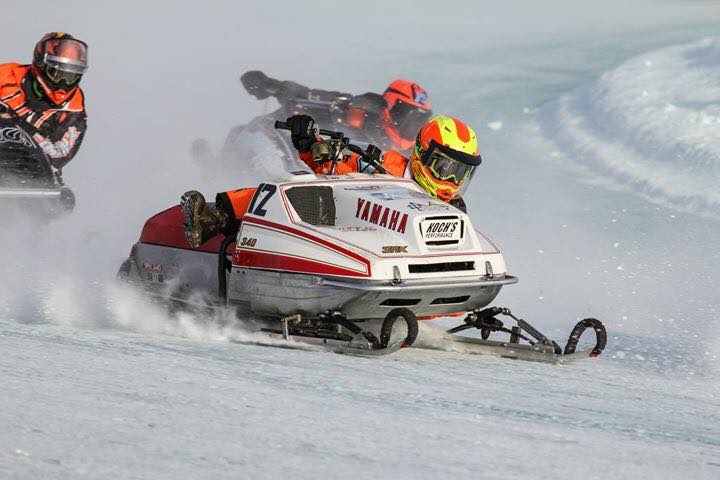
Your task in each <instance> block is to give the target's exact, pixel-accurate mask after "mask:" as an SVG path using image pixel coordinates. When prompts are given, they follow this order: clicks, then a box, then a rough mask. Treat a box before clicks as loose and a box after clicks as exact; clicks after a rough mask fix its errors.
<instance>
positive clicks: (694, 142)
mask: <svg viewBox="0 0 720 480" xmlns="http://www.w3.org/2000/svg"><path fill="white" fill-rule="evenodd" d="M539 117H540V123H541V125H542V127H543V133H544V134H545V135H547V136H548V137H550V138H551V139H552V140H553V141H554V142H555V143H556V144H557V145H558V146H559V147H560V148H561V149H562V150H563V151H565V152H567V153H568V154H570V155H571V156H572V157H573V159H574V160H576V161H578V162H581V163H582V164H584V165H586V166H588V167H589V168H591V169H593V170H595V171H599V172H601V173H606V174H608V175H609V176H611V177H612V178H613V180H614V181H615V182H617V183H619V184H621V185H626V186H628V187H630V188H631V189H633V190H635V191H638V192H640V193H642V194H644V195H646V196H647V197H649V198H651V199H654V200H658V201H663V202H664V203H666V204H670V205H672V206H676V207H680V208H686V209H689V210H691V211H695V212H701V213H708V214H713V215H714V216H716V217H717V216H718V215H720V188H718V178H720V39H719V38H717V37H713V38H706V39H703V40H701V41H698V42H693V43H690V44H685V45H679V46H673V47H669V48H665V49H661V50H657V51H653V52H649V53H645V54H642V55H640V56H638V57H635V58H633V59H631V60H629V61H627V62H626V63H624V64H622V65H621V66H619V67H618V68H615V69H613V70H611V71H609V72H607V73H605V74H603V75H602V76H601V77H600V79H599V80H598V81H597V82H595V83H594V84H593V85H591V86H587V87H583V88H579V89H577V90H576V91H574V92H572V93H570V94H568V95H565V96H563V97H561V98H560V99H558V100H557V101H554V102H551V103H550V104H549V105H547V106H546V107H544V108H543V110H542V112H541V113H540V116H539Z"/></svg>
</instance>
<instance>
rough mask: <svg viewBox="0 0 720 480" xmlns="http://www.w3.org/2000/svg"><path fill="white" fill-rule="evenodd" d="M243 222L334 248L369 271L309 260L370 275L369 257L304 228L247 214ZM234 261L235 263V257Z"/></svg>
mask: <svg viewBox="0 0 720 480" xmlns="http://www.w3.org/2000/svg"><path fill="white" fill-rule="evenodd" d="M243 223H246V224H251V225H258V226H261V227H266V228H271V229H274V230H278V231H281V232H283V233H286V234H289V235H293V236H296V237H300V238H302V239H303V240H307V241H310V242H313V243H316V244H318V245H321V246H323V247H325V248H327V249H329V250H333V251H335V252H337V253H340V254H342V255H344V256H346V257H349V258H352V259H353V260H356V261H358V262H360V263H362V264H363V265H365V266H366V268H367V273H358V272H357V271H353V270H349V269H344V268H339V267H334V266H332V265H330V264H323V263H322V262H317V261H314V260H313V261H310V260H308V261H309V262H311V263H313V264H317V265H324V266H326V267H327V266H328V265H329V266H330V267H332V268H336V269H337V268H339V269H340V270H347V271H348V272H351V273H347V274H340V275H352V276H363V277H365V276H367V277H369V276H370V272H371V269H370V262H369V261H368V259H366V258H365V257H363V256H361V255H358V254H357V253H355V252H352V251H350V250H347V249H345V248H343V247H341V246H339V245H334V244H332V243H330V242H328V241H327V240H324V239H322V238H320V237H316V236H314V235H311V234H309V233H306V232H303V231H302V230H298V229H296V228H292V227H288V226H286V225H282V224H280V223H275V222H271V221H268V220H265V219H262V218H257V217H249V216H245V217H244V218H243ZM277 256H280V257H283V258H292V257H287V256H285V255H280V254H277ZM243 257H244V254H243ZM233 263H235V259H233Z"/></svg>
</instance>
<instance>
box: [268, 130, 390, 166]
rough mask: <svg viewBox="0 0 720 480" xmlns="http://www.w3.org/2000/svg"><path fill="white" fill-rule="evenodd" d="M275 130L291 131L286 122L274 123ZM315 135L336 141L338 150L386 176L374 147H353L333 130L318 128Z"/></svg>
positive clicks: (377, 151) (377, 150)
mask: <svg viewBox="0 0 720 480" xmlns="http://www.w3.org/2000/svg"><path fill="white" fill-rule="evenodd" d="M275 128H276V129H277V130H287V131H292V129H291V128H290V125H288V124H287V122H282V121H280V120H276V121H275ZM317 133H318V135H322V136H324V137H329V138H330V139H331V140H335V141H337V142H338V143H339V145H340V150H345V149H347V150H349V151H351V152H353V153H356V154H358V155H359V156H360V157H361V158H362V159H363V161H365V162H366V163H368V164H370V165H372V166H373V167H375V170H376V171H378V172H380V173H384V174H388V171H387V170H386V169H385V167H383V166H382V164H381V162H380V154H381V153H382V152H381V151H380V149H379V148H378V147H376V146H375V145H368V146H367V148H366V149H362V148H360V147H358V146H357V145H353V144H352V143H350V139H349V138H348V137H346V136H345V134H344V133H343V132H336V131H333V130H325V129H322V128H320V129H318V130H317ZM335 161H336V160H335ZM333 170H334V168H333Z"/></svg>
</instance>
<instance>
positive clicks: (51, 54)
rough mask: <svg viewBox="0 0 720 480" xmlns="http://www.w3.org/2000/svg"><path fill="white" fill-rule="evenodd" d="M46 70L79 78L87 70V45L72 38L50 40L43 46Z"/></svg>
mask: <svg viewBox="0 0 720 480" xmlns="http://www.w3.org/2000/svg"><path fill="white" fill-rule="evenodd" d="M43 48H44V50H45V53H44V55H43V60H44V62H45V65H46V66H47V68H48V69H51V70H56V71H58V72H62V73H67V74H72V75H75V76H81V75H82V74H83V73H85V72H86V71H87V69H88V63H87V45H86V44H85V42H81V41H80V40H76V39H74V38H51V39H49V40H46V41H45V44H44V45H43Z"/></svg>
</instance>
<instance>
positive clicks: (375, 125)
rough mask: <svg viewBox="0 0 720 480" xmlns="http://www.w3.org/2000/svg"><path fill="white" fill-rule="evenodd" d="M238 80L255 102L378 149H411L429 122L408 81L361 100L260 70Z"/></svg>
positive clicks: (424, 98) (423, 99) (419, 92)
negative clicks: (272, 104) (271, 103)
mask: <svg viewBox="0 0 720 480" xmlns="http://www.w3.org/2000/svg"><path fill="white" fill-rule="evenodd" d="M240 80H241V81H242V83H243V85H244V86H245V89H246V90H247V91H248V92H249V93H250V94H251V95H253V96H254V97H255V98H257V99H258V100H264V99H266V98H269V97H274V98H275V99H277V101H278V102H279V103H280V104H281V106H284V107H285V108H282V109H281V110H280V111H281V112H287V113H288V114H289V112H290V111H293V112H299V113H307V114H311V115H312V116H313V117H314V118H315V119H316V120H317V121H318V123H320V124H323V125H335V126H338V127H341V128H343V129H345V128H350V130H351V131H352V132H353V133H351V136H353V137H354V136H355V135H356V134H360V135H361V136H362V137H364V138H365V139H366V140H368V141H369V142H370V143H373V144H375V145H378V146H379V147H380V148H381V149H383V150H386V149H391V148H392V149H394V150H399V151H401V152H406V151H408V150H409V149H411V148H412V146H413V144H414V143H415V135H417V131H418V130H419V129H420V127H422V125H423V124H425V122H427V121H428V120H429V119H430V118H431V117H432V110H430V102H429V100H428V94H427V92H426V91H425V89H423V88H422V87H421V86H420V85H418V84H417V83H415V82H412V81H409V80H402V79H397V80H393V81H392V82H391V83H390V85H388V87H387V88H386V89H385V91H384V92H383V93H382V94H378V93H374V92H367V93H363V94H361V95H352V94H350V93H344V92H338V91H330V90H320V89H316V88H308V87H306V86H304V85H301V84H299V83H296V82H292V81H289V80H285V81H282V80H277V79H275V78H271V77H268V76H267V75H265V74H264V73H263V72H261V71H259V70H253V71H249V72H245V73H244V74H243V75H242V77H240ZM311 105H315V107H312V106H311Z"/></svg>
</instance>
